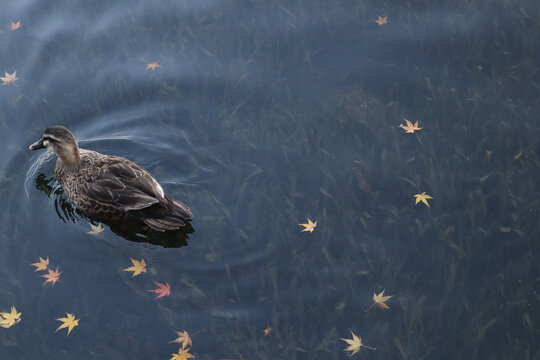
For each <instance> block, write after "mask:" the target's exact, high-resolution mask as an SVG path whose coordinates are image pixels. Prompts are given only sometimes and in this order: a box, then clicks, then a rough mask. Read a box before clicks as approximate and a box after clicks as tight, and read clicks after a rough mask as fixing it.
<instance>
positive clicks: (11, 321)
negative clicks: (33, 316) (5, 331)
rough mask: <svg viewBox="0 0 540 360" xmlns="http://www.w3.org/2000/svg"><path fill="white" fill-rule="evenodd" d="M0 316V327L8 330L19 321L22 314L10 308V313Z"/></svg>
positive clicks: (13, 307)
mask: <svg viewBox="0 0 540 360" xmlns="http://www.w3.org/2000/svg"><path fill="white" fill-rule="evenodd" d="M0 315H1V316H2V317H3V319H2V320H1V321H0V326H1V327H3V328H10V327H12V326H13V325H15V324H17V323H19V322H20V321H21V315H22V314H21V313H20V312H17V309H15V306H12V307H11V312H8V313H7V312H3V313H0Z"/></svg>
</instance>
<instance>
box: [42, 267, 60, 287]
mask: <svg viewBox="0 0 540 360" xmlns="http://www.w3.org/2000/svg"><path fill="white" fill-rule="evenodd" d="M47 271H48V272H49V273H48V274H45V275H41V277H42V278H45V279H46V280H45V282H44V283H43V284H42V286H43V285H46V284H48V283H51V286H54V284H56V282H57V281H60V274H62V273H61V272H60V271H58V268H56V270H55V271H52V270H51V269H48V270H47Z"/></svg>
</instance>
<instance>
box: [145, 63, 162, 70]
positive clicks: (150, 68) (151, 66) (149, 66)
mask: <svg viewBox="0 0 540 360" xmlns="http://www.w3.org/2000/svg"><path fill="white" fill-rule="evenodd" d="M158 67H161V65H159V64H158V63H157V62H153V63H151V64H146V70H155V69H156V68H158Z"/></svg>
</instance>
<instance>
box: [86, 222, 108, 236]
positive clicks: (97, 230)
mask: <svg viewBox="0 0 540 360" xmlns="http://www.w3.org/2000/svg"><path fill="white" fill-rule="evenodd" d="M103 230H105V229H104V228H103V225H102V224H101V223H99V224H97V225H94V224H92V223H90V231H88V232H87V234H90V235H97V234H99V233H100V232H103Z"/></svg>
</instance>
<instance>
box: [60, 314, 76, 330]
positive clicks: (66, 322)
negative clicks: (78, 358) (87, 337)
mask: <svg viewBox="0 0 540 360" xmlns="http://www.w3.org/2000/svg"><path fill="white" fill-rule="evenodd" d="M66 315H67V317H64V318H59V319H56V320H58V321H61V322H62V325H60V326H59V327H58V329H56V331H58V330H60V329H64V328H68V332H67V334H68V335H69V333H70V332H71V330H73V328H74V327H75V326H79V319H75V315H73V314H70V313H66Z"/></svg>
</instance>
